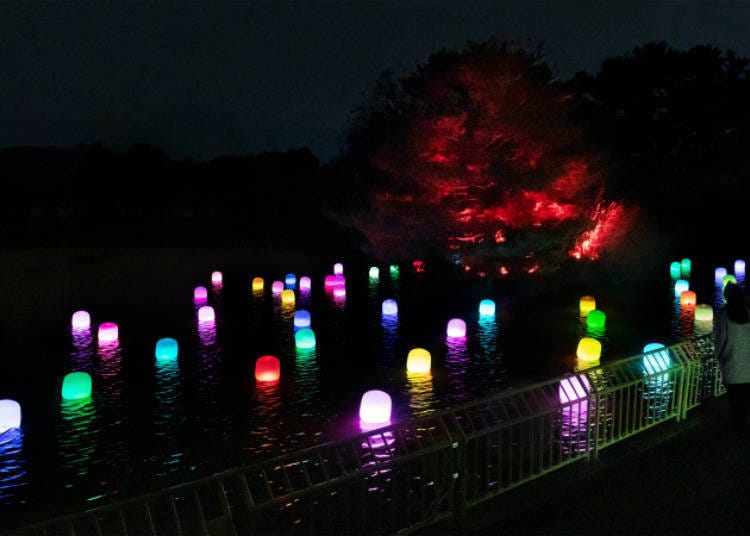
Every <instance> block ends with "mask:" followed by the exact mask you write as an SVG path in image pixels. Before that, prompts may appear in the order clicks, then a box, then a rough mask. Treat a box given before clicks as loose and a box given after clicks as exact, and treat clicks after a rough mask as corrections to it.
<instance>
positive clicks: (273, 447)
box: [245, 382, 283, 455]
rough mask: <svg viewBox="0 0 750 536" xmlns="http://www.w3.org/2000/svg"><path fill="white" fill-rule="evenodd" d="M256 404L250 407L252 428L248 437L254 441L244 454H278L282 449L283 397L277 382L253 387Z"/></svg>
mask: <svg viewBox="0 0 750 536" xmlns="http://www.w3.org/2000/svg"><path fill="white" fill-rule="evenodd" d="M255 396H256V404H255V406H254V407H252V409H251V411H252V413H253V424H254V425H253V427H252V429H251V430H250V436H251V437H252V438H253V439H254V441H252V442H251V444H250V445H249V446H248V447H246V449H245V450H246V452H249V453H251V454H254V455H268V454H269V453H275V454H278V453H280V451H282V450H283V449H282V448H281V445H282V436H281V433H282V430H281V429H280V427H279V423H280V422H281V409H282V402H283V397H282V396H281V389H280V384H279V383H278V382H263V383H257V384H256V385H255Z"/></svg>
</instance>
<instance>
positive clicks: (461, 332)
mask: <svg viewBox="0 0 750 536" xmlns="http://www.w3.org/2000/svg"><path fill="white" fill-rule="evenodd" d="M445 332H446V335H448V337H454V338H460V337H466V322H464V321H463V320H461V319H460V318H451V319H450V320H448V327H447V328H446V330H445Z"/></svg>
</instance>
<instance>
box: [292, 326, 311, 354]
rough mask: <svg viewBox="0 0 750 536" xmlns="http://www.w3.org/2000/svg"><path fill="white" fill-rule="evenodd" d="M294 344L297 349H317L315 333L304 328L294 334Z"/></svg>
mask: <svg viewBox="0 0 750 536" xmlns="http://www.w3.org/2000/svg"><path fill="white" fill-rule="evenodd" d="M294 344H295V345H296V346H297V348H302V349H305V348H315V332H314V331H313V330H311V329H310V328H302V329H301V330H299V331H297V333H295V334H294Z"/></svg>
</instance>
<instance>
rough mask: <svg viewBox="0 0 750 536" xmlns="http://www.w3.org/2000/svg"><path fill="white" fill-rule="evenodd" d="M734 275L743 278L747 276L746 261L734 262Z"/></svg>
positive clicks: (738, 260)
mask: <svg viewBox="0 0 750 536" xmlns="http://www.w3.org/2000/svg"><path fill="white" fill-rule="evenodd" d="M734 275H736V276H739V277H742V276H744V275H745V261H743V260H742V259H737V260H736V261H734Z"/></svg>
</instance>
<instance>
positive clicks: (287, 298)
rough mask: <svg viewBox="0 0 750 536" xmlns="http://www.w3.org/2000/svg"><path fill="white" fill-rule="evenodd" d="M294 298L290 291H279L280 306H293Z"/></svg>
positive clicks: (292, 292)
mask: <svg viewBox="0 0 750 536" xmlns="http://www.w3.org/2000/svg"><path fill="white" fill-rule="evenodd" d="M294 302H295V296H294V291H293V290H292V289H286V290H282V291H281V304H282V305H294Z"/></svg>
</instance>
